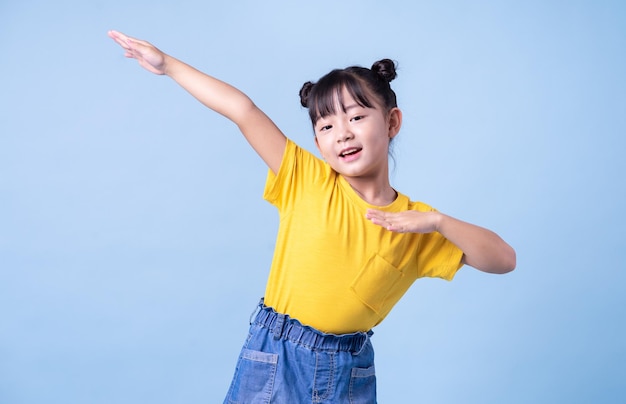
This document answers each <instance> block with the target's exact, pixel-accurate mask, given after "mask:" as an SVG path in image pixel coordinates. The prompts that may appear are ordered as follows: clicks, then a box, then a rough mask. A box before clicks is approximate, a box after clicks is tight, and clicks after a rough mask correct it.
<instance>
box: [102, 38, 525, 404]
mask: <svg viewBox="0 0 626 404" xmlns="http://www.w3.org/2000/svg"><path fill="white" fill-rule="evenodd" d="M109 36H110V37H111V38H113V39H114V40H115V42H117V43H118V44H119V45H120V46H121V47H122V48H124V50H125V51H126V56H127V57H129V58H135V59H137V61H138V62H139V64H140V65H141V66H142V67H144V68H145V69H147V70H148V71H150V72H152V73H156V74H164V75H167V76H170V77H171V78H172V79H174V81H176V82H177V83H178V84H179V85H181V86H182V87H183V88H184V89H185V90H187V91H188V92H189V93H191V94H192V95H193V96H194V97H196V98H197V99H198V100H199V101H200V102H201V103H203V104H204V105H205V106H207V107H208V108H210V109H212V110H214V111H216V112H218V113H220V114H222V115H224V116H225V117H227V118H228V119H230V120H231V121H233V122H234V123H235V124H236V125H237V126H238V127H239V129H240V130H241V132H242V133H243V135H244V136H245V138H246V139H247V140H248V142H249V143H250V145H251V146H252V147H253V148H254V150H255V151H256V152H257V153H258V154H259V156H261V158H262V159H263V160H264V161H265V163H266V164H267V166H268V167H269V172H268V176H267V181H266V185H265V191H264V198H265V199H266V200H268V201H269V202H270V203H272V204H273V205H275V206H276V207H277V208H278V211H279V215H280V225H279V229H278V236H277V242H276V250H275V253H274V258H273V262H272V266H271V269H270V274H269V279H268V282H267V287H266V292H265V299H264V300H261V302H260V304H259V307H258V311H257V313H256V316H255V318H254V320H253V321H252V323H251V326H250V333H249V335H248V338H247V339H246V341H245V344H244V347H243V349H242V351H241V354H240V356H239V361H238V363H237V367H236V370H235V376H234V378H233V381H232V383H231V386H230V389H229V391H228V395H227V397H226V399H225V401H224V402H225V403H269V402H272V403H307V402H310V403H322V402H323V403H347V402H349V403H375V402H376V379H375V372H374V352H373V349H372V345H371V342H370V337H371V335H372V331H371V329H372V328H373V327H374V326H376V325H377V324H379V323H380V322H381V321H382V320H383V319H384V318H385V316H386V315H387V314H388V313H389V311H390V310H391V308H392V307H393V306H394V305H395V303H396V302H397V301H398V300H399V299H400V298H401V297H402V295H403V294H404V293H405V292H406V290H407V289H408V288H409V287H410V286H411V284H412V283H413V282H414V281H415V280H416V279H417V278H420V277H425V276H427V277H440V278H444V279H448V280H451V279H452V278H453V277H454V275H455V273H456V271H457V270H458V269H459V268H460V267H461V266H462V265H463V264H467V265H470V266H472V267H474V268H477V269H479V270H481V271H485V272H491V273H505V272H509V271H511V270H513V269H514V267H515V252H514V250H513V249H512V248H511V247H510V246H509V245H508V244H506V243H505V242H504V241H503V240H502V239H501V238H500V237H499V236H497V235H496V234H495V233H493V232H491V231H489V230H487V229H484V228H481V227H478V226H475V225H472V224H469V223H465V222H462V221H460V220H457V219H454V218H452V217H450V216H447V215H444V214H442V213H440V212H438V211H436V210H435V209H433V208H431V207H430V206H428V205H426V204H424V203H421V202H413V201H411V200H409V198H408V197H407V196H405V195H403V194H401V193H399V192H397V191H396V190H395V189H393V188H392V187H391V185H390V182H389V175H388V152H389V144H390V142H391V141H392V140H393V138H394V137H395V136H396V135H397V134H398V132H399V131H400V127H401V124H402V113H401V111H400V110H399V109H398V107H397V105H396V96H395V93H394V92H393V91H392V90H391V88H390V86H389V82H390V81H392V80H393V79H394V78H395V76H396V72H395V66H394V63H393V62H392V61H390V60H388V59H385V60H381V61H379V62H376V63H374V65H373V66H372V68H371V69H366V68H362V67H350V68H347V69H343V70H333V71H331V72H330V73H328V74H327V75H326V76H324V77H322V78H321V79H320V80H319V81H318V82H317V83H311V82H307V83H305V84H304V86H303V87H302V89H301V90H300V98H301V103H302V105H303V106H305V107H307V108H308V109H309V114H310V117H311V122H312V124H313V130H314V133H315V144H316V146H317V148H318V149H319V151H320V154H321V155H322V157H323V160H320V159H318V158H316V157H315V156H314V155H312V154H311V153H309V152H307V151H305V150H303V149H301V148H300V147H298V146H297V145H296V144H294V143H293V142H292V141H291V140H289V139H288V138H286V137H285V135H284V134H283V133H282V132H281V131H280V129H279V128H277V127H276V125H275V124H274V123H273V122H272V121H271V120H270V119H269V118H268V117H267V116H266V115H265V114H264V113H263V111H261V110H260V109H259V108H257V106H256V105H255V104H254V103H253V102H252V101H251V100H250V99H249V98H248V97H247V96H246V95H245V94H243V93H242V92H241V91H239V90H237V89H236V88H233V87H232V86H230V85H228V84H226V83H224V82H222V81H219V80H217V79H215V78H213V77H210V76H208V75H206V74H204V73H202V72H200V71H198V70H196V69H194V68H193V67H191V66H189V65H187V64H185V63H183V62H181V61H179V60H177V59H175V58H173V57H171V56H169V55H166V54H165V53H163V52H161V51H160V50H158V49H157V48H155V47H154V46H152V45H151V44H149V43H148V42H145V41H140V40H137V39H133V38H130V37H128V36H126V35H124V34H122V33H119V32H116V31H110V32H109Z"/></svg>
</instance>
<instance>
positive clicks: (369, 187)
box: [344, 177, 398, 206]
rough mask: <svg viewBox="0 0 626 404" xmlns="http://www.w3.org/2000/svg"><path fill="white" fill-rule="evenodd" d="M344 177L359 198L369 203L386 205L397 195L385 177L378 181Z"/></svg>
mask: <svg viewBox="0 0 626 404" xmlns="http://www.w3.org/2000/svg"><path fill="white" fill-rule="evenodd" d="M344 178H345V180H346V181H347V182H348V184H350V186H351V187H352V189H354V191H355V192H356V193H357V194H358V195H359V196H360V197H361V199H363V200H364V201H365V202H367V203H369V204H370V205H375V206H386V205H389V204H391V203H392V202H393V201H395V200H396V198H397V197H398V193H397V192H396V190H395V189H393V188H392V187H391V184H389V180H388V179H387V178H386V177H385V179H384V180H381V181H378V182H372V181H360V180H359V179H356V178H349V177H344Z"/></svg>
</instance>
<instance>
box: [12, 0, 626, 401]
mask: <svg viewBox="0 0 626 404" xmlns="http://www.w3.org/2000/svg"><path fill="white" fill-rule="evenodd" d="M109 29H118V30H121V31H123V32H126V33H128V34H130V35H134V36H137V37H140V38H143V39H147V40H149V41H151V42H152V43H154V44H156V45H157V46H158V47H159V48H161V49H162V50H164V51H166V52H168V53H170V54H172V55H174V56H176V57H178V58H180V59H183V60H185V61H187V62H189V63H190V64H192V65H194V66H196V67H198V68H199V69H201V70H203V71H206V72H208V73H210V74H212V75H214V76H216V77H219V78H221V79H223V80H225V81H228V82H230V83H232V84H234V85H235V86H237V87H239V88H241V89H242V90H243V91H245V92H246V93H248V94H249V95H250V96H251V97H252V98H253V99H254V100H255V101H256V102H257V104H258V105H259V106H260V107H261V108H262V109H264V110H265V111H266V112H267V113H268V115H270V116H271V117H272V118H273V119H274V120H275V122H276V123H277V124H278V125H279V126H280V127H281V128H282V129H283V130H284V132H285V133H287V134H288V135H289V136H290V137H291V138H293V139H294V140H295V141H296V142H298V143H299V144H301V145H302V146H304V147H306V148H308V149H311V150H313V149H314V143H313V137H312V132H311V128H310V123H309V121H308V117H307V112H306V110H304V109H303V108H301V107H300V104H299V99H298V96H297V94H298V90H299V89H300V86H301V85H302V83H303V82H305V81H307V80H316V79H318V78H319V77H320V76H321V75H323V74H325V73H326V72H328V71H329V70H330V69H332V68H335V67H345V66H348V65H353V64H359V65H365V66H369V65H370V64H371V63H372V62H374V61H375V60H378V59H381V58H384V57H389V58H392V59H395V60H397V61H398V63H399V71H398V74H399V76H398V78H397V80H396V81H394V82H393V83H392V84H393V87H394V88H395V89H396V92H397V94H398V99H399V104H400V107H401V108H402V110H403V112H404V126H403V129H402V131H401V133H400V135H399V137H398V138H397V143H396V149H395V161H396V163H395V164H394V167H393V174H392V183H393V185H394V186H395V187H397V188H398V189H399V190H400V191H402V192H403V193H406V194H408V195H410V196H411V197H412V198H413V199H417V200H422V201H425V202H427V203H429V204H431V205H433V206H435V207H437V208H438V209H440V210H441V211H443V212H445V213H448V214H451V215H453V216H456V217H459V218H461V219H463V220H467V221H470V222H473V223H477V224H480V225H483V226H485V227H488V228H491V229H493V230H495V231H496V232H497V233H499V234H500V235H501V236H502V237H503V238H505V239H506V240H507V241H508V242H509V243H510V244H512V245H513V246H514V247H515V249H516V251H517V257H518V267H517V269H516V271H514V272H513V273H511V274H508V275H504V276H494V275H487V274H483V273H480V272H478V271H475V270H473V269H471V268H469V267H466V268H464V269H462V270H461V271H460V272H459V274H458V275H457V276H456V278H455V279H454V281H453V282H445V281H442V280H433V279H425V280H420V281H418V282H417V283H416V284H415V285H414V287H413V288H412V289H411V290H410V291H409V292H408V293H407V295H406V296H405V298H404V299H403V300H402V301H401V302H400V303H399V304H398V306H397V307H396V308H395V310H394V311H393V312H392V313H391V315H390V316H389V317H388V318H387V319H386V320H385V322H384V323H383V324H381V325H380V326H379V327H377V328H376V330H375V331H376V335H375V336H374V339H373V342H374V345H375V347H376V352H377V372H378V390H379V402H381V403H405V402H406V403H413V402H415V403H417V402H420V403H481V404H485V403H524V404H527V403H599V402H602V403H617V402H621V400H623V399H624V397H625V396H626V385H625V383H624V380H626V323H625V322H626V293H625V287H624V284H625V281H626V275H625V272H624V270H625V267H624V259H623V258H622V255H623V253H624V251H625V250H626V241H625V240H626V234H625V231H624V225H625V220H624V214H623V207H624V206H625V202H626V197H625V188H626V187H625V180H624V174H626V164H625V163H624V150H625V147H624V135H626V51H625V50H626V3H624V2H621V1H607V0H599V1H590V0H589V1H557V0H553V1H441V2H426V1H408V0H407V1H386V2H383V1H372V0H363V1H350V0H346V1H331V0H322V1H316V2H303V1H287V0H282V1H279V0H268V1H264V2H260V1H232V2H214V1H199V0H182V1H176V2H174V1H168V2H165V1H159V0H151V1H147V0H146V1H137V0H128V1H118V0H111V1H76V0H74V1H70V0H58V1H55V2H45V1H35V0H24V1H20V2H16V1H12V2H9V1H7V0H3V1H2V2H1V3H0V55H1V56H0V61H1V62H0V80H1V84H0V85H1V90H0V403H10V404H23V403H28V404H30V403H66V404H67V403H107V404H110V403H119V404H123V403H153V404H157V403H189V404H190V403H216V402H221V400H222V398H223V396H224V394H225V392H226V390H227V388H228V384H229V382H230V378H231V376H232V373H233V370H234V366H235V362H236V357H237V354H238V352H239V349H240V347H241V344H242V342H243V339H244V338H245V335H246V332H247V320H248V316H249V314H250V312H251V311H252V310H253V308H254V306H255V304H256V302H257V300H258V298H259V297H260V296H262V294H263V291H264V284H265V279H266V276H267V272H268V267H269V264H270V261H271V256H272V251H273V245H274V236H275V232H276V221H277V214H276V212H275V210H274V208H273V207H271V206H270V205H269V204H268V203H266V202H264V201H263V200H262V198H261V194H262V190H263V183H264V179H265V175H266V168H265V166H264V165H263V163H262V162H261V160H260V159H259V158H258V157H257V156H256V155H255V154H254V152H253V151H252V150H251V149H250V148H249V147H248V146H247V144H246V143H245V141H244V140H243V138H242V137H241V136H240V135H239V133H238V131H237V129H236V127H235V126H234V125H233V124H232V123H230V122H228V121H227V120H226V119H224V118H223V117H221V116H219V115H217V114H214V113H212V112H210V111H208V110H206V109H204V108H203V107H202V106H201V105H200V104H199V103H197V102H196V101H195V100H194V99H192V98H191V97H190V96H189V95H187V94H186V93H185V92H184V91H183V90H181V89H180V88H179V87H177V86H176V85H175V83H173V82H172V81H171V80H169V79H168V78H164V77H158V76H154V75H151V74H149V73H147V72H145V71H143V70H142V69H141V68H140V67H138V66H137V65H136V63H135V62H134V61H132V60H126V59H125V58H124V57H123V52H122V51H121V49H120V48H119V47H118V46H117V45H116V44H115V43H114V42H113V41H111V40H110V39H109V38H108V37H107V36H106V32H107V30H109Z"/></svg>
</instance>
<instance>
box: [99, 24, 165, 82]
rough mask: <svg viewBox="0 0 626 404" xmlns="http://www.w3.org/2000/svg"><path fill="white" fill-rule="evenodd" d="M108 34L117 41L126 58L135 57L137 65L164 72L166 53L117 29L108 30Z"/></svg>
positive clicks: (160, 72) (156, 71)
mask: <svg viewBox="0 0 626 404" xmlns="http://www.w3.org/2000/svg"><path fill="white" fill-rule="evenodd" d="M108 35H109V36H110V37H111V38H112V39H113V40H114V41H115V42H117V43H118V45H120V46H121V47H122V48H124V50H125V51H126V53H125V54H124V56H126V57H127V58H133V59H137V62H139V65H140V66H141V67H143V68H144V69H146V70H148V71H149V72H152V73H154V74H165V73H166V72H165V60H166V55H165V54H164V53H163V52H161V51H160V50H159V49H157V48H156V47H155V46H153V45H152V44H150V43H148V42H146V41H141V40H139V39H135V38H131V37H129V36H127V35H124V34H122V33H121V32H118V31H109V32H108Z"/></svg>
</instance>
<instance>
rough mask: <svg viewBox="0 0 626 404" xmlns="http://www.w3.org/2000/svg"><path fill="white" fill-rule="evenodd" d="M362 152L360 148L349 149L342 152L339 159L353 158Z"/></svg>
mask: <svg viewBox="0 0 626 404" xmlns="http://www.w3.org/2000/svg"><path fill="white" fill-rule="evenodd" d="M361 150H362V149H361V148H359V147H351V148H349V149H345V150H342V151H341V153H339V157H341V158H344V157H348V156H353V155H355V154H357V153H358V152H360V151H361Z"/></svg>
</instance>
